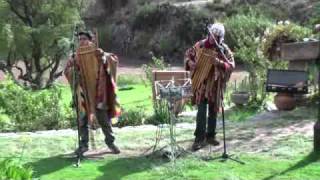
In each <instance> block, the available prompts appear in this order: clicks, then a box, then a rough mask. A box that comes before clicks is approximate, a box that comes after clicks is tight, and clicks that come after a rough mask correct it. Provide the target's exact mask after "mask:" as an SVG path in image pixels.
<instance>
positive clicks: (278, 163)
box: [0, 107, 320, 180]
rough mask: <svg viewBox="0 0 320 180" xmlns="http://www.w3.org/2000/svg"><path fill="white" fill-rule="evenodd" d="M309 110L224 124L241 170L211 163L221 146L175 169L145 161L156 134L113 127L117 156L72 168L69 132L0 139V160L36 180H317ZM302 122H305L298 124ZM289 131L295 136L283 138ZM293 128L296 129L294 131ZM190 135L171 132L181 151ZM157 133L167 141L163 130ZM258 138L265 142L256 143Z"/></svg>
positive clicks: (319, 165)
mask: <svg viewBox="0 0 320 180" xmlns="http://www.w3.org/2000/svg"><path fill="white" fill-rule="evenodd" d="M315 110H316V109H315V108H312V109H310V108H308V107H305V108H298V109H296V110H295V111H292V112H288V113H286V112H284V113H279V115H277V118H276V119H272V120H270V119H269V120H265V121H261V122H256V123H254V122H251V123H250V122H233V123H232V122H230V121H228V122H227V125H228V126H227V129H228V134H227V142H228V148H229V149H228V150H229V151H230V154H234V155H235V156H234V157H235V158H237V159H239V160H241V161H243V162H245V165H242V164H239V163H236V162H233V161H226V162H221V161H220V160H218V159H214V158H215V157H218V156H220V155H221V153H222V149H221V148H222V147H221V146H220V148H218V149H214V150H213V151H212V152H211V153H210V154H208V153H209V151H208V150H206V149H205V150H203V152H202V153H189V154H187V155H186V156H184V157H183V158H179V159H178V160H177V161H176V164H175V165H174V164H173V163H172V162H169V161H167V160H166V159H163V158H160V156H146V153H144V152H145V150H147V149H148V148H150V147H152V146H153V145H154V139H155V132H156V129H155V128H154V127H153V128H152V126H145V127H140V128H139V127H138V128H121V129H119V128H115V129H114V130H115V136H116V144H117V145H118V146H119V147H120V149H121V150H122V153H121V154H120V155H111V154H107V155H105V157H104V159H96V160H93V159H90V160H89V159H87V160H84V161H83V162H82V163H81V167H80V168H75V167H74V166H73V165H74V163H75V159H74V158H71V157H70V156H65V155H64V154H67V153H70V152H72V151H73V150H74V149H75V147H76V142H77V141H76V132H72V131H65V132H62V133H59V134H57V135H55V136H53V135H49V133H44V134H43V135H30V134H28V133H25V134H21V135H18V136H7V137H3V136H0V147H1V148H0V154H1V156H0V158H2V159H4V158H6V157H11V158H16V159H20V160H21V162H23V163H25V164H26V165H27V166H31V167H32V168H33V170H34V177H36V178H38V179H40V180H46V179H48V180H51V179H52V180H63V179H75V180H77V179H84V180H90V179H95V180H100V179H101V180H109V179H111V180H120V179H129V180H131V179H134V180H135V179H138V180H140V179H142V180H144V179H152V180H153V179H156V180H157V179H182V180H185V179H200V180H201V179H203V180H207V179H208V180H212V179H218V180H220V179H230V180H234V179H236V180H238V179H239V180H240V179H245V180H250V179H252V180H260V179H263V180H269V179H281V180H300V179H310V180H311V179H314V180H317V179H319V177H320V154H315V153H312V152H311V151H312V147H313V141H312V135H310V133H307V132H304V131H303V129H304V128H305V127H310V125H312V124H313V121H314V120H315V112H316V111H315ZM303 112H304V113H303ZM305 113H308V116H305ZM284 118H286V119H284ZM302 118H305V119H304V120H303V121H302ZM147 127H149V128H147ZM150 127H151V128H150ZM294 127H295V128H297V131H296V132H293V133H291V134H287V133H288V130H292V128H294ZM299 128H302V130H300V131H299ZM218 130H219V132H218V139H220V140H221V139H222V134H221V128H218ZM309 130H311V129H310V128H309ZM193 131H194V124H193V125H192V124H191V126H190V127H186V128H177V140H178V142H179V143H180V144H181V145H182V146H183V147H185V149H187V150H189V149H188V148H189V147H190V145H191V143H192V140H193ZM163 133H164V134H165V136H164V137H167V136H166V135H167V134H168V131H167V130H165V131H164V132H163ZM260 135H261V136H264V135H266V137H262V138H260V139H259V136H260ZM257 138H258V139H257ZM268 139H269V140H268ZM239 141H240V142H239ZM96 142H97V147H98V148H103V147H105V145H104V143H103V135H102V134H101V133H98V134H96ZM167 143H168V139H167V138H165V140H163V141H161V144H160V145H159V146H158V147H162V146H163V145H165V144H167ZM255 148H256V149H255ZM22 149H24V151H22ZM208 158H211V160H207V159H208Z"/></svg>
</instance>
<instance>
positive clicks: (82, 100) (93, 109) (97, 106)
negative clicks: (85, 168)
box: [64, 32, 120, 155]
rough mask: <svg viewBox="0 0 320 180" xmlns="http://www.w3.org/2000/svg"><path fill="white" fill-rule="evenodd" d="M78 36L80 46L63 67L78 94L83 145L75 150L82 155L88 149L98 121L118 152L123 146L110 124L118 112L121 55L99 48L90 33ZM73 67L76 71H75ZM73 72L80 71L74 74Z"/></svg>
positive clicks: (106, 140) (113, 151)
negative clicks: (118, 142) (118, 141)
mask: <svg viewBox="0 0 320 180" xmlns="http://www.w3.org/2000/svg"><path fill="white" fill-rule="evenodd" d="M78 37H79V48H78V49H77V52H76V55H75V57H74V58H71V59H70V60H69V61H68V63H67V66H66V67H65V70H64V73H65V76H66V77H67V79H68V81H69V83H70V84H73V85H74V83H75V84H76V87H75V90H73V91H74V92H76V93H77V97H78V100H77V102H78V108H79V109H78V111H79V112H80V118H79V119H80V120H79V130H80V146H79V148H78V149H77V150H76V153H77V154H78V155H82V154H83V153H84V152H86V151H87V150H88V142H89V133H88V128H89V126H90V125H91V126H92V125H94V123H96V122H98V124H99V125H100V126H101V129H102V131H103V133H104V135H105V143H106V144H107V146H108V147H109V149H110V150H111V151H112V153H115V154H118V153H120V150H119V148H118V147H117V146H116V145H115V144H114V140H115V138H114V136H113V135H112V128H111V118H113V117H116V116H117V115H118V114H119V109H117V106H116V105H117V101H116V94H115V88H116V84H115V81H116V68H117V63H118V58H117V56H116V55H114V54H111V53H106V52H104V51H103V50H102V49H99V48H96V45H95V44H94V43H93V42H92V38H93V36H92V35H91V33H89V32H80V33H79V34H78ZM83 49H85V50H83ZM81 50H82V51H81ZM90 52H91V53H90ZM74 67H75V70H76V71H73V68H74ZM74 72H76V73H77V75H76V76H75V77H74V76H73V73H74ZM75 78H76V79H75ZM77 79H78V80H77Z"/></svg>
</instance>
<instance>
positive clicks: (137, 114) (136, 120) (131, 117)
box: [117, 108, 146, 127]
mask: <svg viewBox="0 0 320 180" xmlns="http://www.w3.org/2000/svg"><path fill="white" fill-rule="evenodd" d="M145 117H146V114H145V109H143V108H132V109H129V110H125V111H123V112H122V114H121V117H120V119H119V122H118V124H117V126H118V127H124V126H138V125H141V124H142V123H143V121H144V119H145Z"/></svg>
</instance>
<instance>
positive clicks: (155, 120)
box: [145, 100, 170, 125]
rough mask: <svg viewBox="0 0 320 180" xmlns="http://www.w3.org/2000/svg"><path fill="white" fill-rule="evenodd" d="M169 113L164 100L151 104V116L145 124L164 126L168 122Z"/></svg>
mask: <svg viewBox="0 0 320 180" xmlns="http://www.w3.org/2000/svg"><path fill="white" fill-rule="evenodd" d="M169 118H170V112H169V109H168V104H167V102H166V101H165V100H157V101H154V102H153V115H152V116H150V117H149V118H147V119H146V122H145V124H153V125H159V124H166V123H168V122H169Z"/></svg>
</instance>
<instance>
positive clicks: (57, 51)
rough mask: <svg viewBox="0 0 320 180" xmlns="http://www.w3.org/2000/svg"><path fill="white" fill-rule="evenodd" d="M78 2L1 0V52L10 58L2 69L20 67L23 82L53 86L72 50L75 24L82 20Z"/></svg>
mask: <svg viewBox="0 0 320 180" xmlns="http://www.w3.org/2000/svg"><path fill="white" fill-rule="evenodd" d="M77 3H78V0H72V1H69V0H68V1H67V0H57V1H50V0H44V1H43V0H6V1H5V0H1V1H0V15H1V16H2V18H1V20H0V24H1V26H0V33H1V34H0V38H1V43H0V51H1V55H2V57H5V59H6V62H5V66H3V67H2V69H3V70H5V71H8V72H11V73H12V69H13V68H16V69H18V70H20V75H19V81H22V82H24V85H27V86H31V87H33V88H35V89H39V88H43V87H47V86H50V85H51V84H52V82H53V81H54V80H55V79H56V78H57V77H59V76H60V75H61V72H59V71H58V67H59V65H60V62H61V60H62V59H63V58H64V57H65V56H66V55H67V52H68V51H69V47H70V41H69V38H71V36H72V35H73V32H72V31H73V27H74V26H75V24H76V23H79V22H80V19H79V13H78V10H79V9H78V4H77ZM19 60H22V61H21V62H20V64H16V63H17V61H19ZM21 64H22V65H23V66H22V65H21ZM23 69H25V71H24V70H23Z"/></svg>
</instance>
